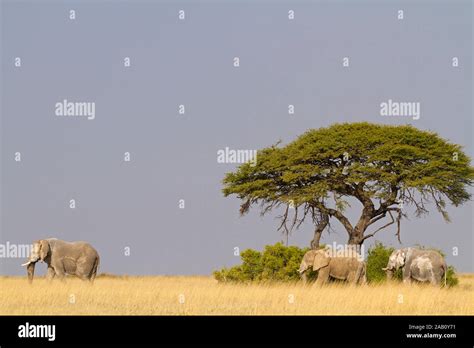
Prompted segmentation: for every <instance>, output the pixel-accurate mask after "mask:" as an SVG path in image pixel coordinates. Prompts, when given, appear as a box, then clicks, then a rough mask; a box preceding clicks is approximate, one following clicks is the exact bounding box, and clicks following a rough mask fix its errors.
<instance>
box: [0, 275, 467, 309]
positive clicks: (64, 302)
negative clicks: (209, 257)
mask: <svg viewBox="0 0 474 348" xmlns="http://www.w3.org/2000/svg"><path fill="white" fill-rule="evenodd" d="M473 290H474V277H473V276H472V275H462V276H461V277H460V284H459V286H457V287H456V288H451V289H439V288H435V287H431V286H419V285H402V284H383V285H370V286H369V285H367V286H359V287H352V286H348V285H346V284H331V285H328V286H326V287H324V288H320V289H316V288H311V287H307V286H303V285H302V284H273V285H247V286H246V285H229V284H218V283H217V282H216V281H215V280H214V279H212V278H211V277H188V276H182V277H180V276H172V277H171V276H170V277H167V276H149V277H133V276H130V277H127V276H123V277H99V278H98V279H96V282H95V283H94V285H92V286H91V285H90V284H88V283H84V282H82V281H80V280H78V279H68V280H67V281H66V282H63V283H62V282H59V281H54V282H53V283H52V284H48V283H47V282H46V280H45V279H42V278H39V277H38V278H36V279H35V282H34V283H33V284H32V285H29V284H28V283H27V281H26V279H25V277H22V278H20V277H2V278H0V314H2V315H21V314H30V315H46V314H53V315H84V314H91V315H106V314H110V315H140V314H142V315H200V314H201V315H218V314H223V315H265V314H266V315H273V314H277V315H350V314H355V315H365V314H373V315H377V314H379V315H390V314H400V315H402V314H404V315H421V314H431V315H441V314H447V315H449V314H452V315H473V314H474V301H473V300H474V296H473ZM180 300H181V302H183V301H184V303H180ZM400 302H401V303H400Z"/></svg>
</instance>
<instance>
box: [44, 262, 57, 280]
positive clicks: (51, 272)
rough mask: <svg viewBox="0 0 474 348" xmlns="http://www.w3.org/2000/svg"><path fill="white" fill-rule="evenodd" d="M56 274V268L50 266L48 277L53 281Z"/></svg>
mask: <svg viewBox="0 0 474 348" xmlns="http://www.w3.org/2000/svg"><path fill="white" fill-rule="evenodd" d="M55 276H56V272H55V271H54V268H53V267H49V266H48V273H46V279H47V280H48V281H49V282H51V281H52V280H53V279H54V277H55Z"/></svg>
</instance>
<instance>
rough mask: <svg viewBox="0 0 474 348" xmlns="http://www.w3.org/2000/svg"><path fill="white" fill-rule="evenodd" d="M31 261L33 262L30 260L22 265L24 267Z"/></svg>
mask: <svg viewBox="0 0 474 348" xmlns="http://www.w3.org/2000/svg"><path fill="white" fill-rule="evenodd" d="M30 263H31V261H28V262H25V263H23V264H22V265H21V266H22V267H24V266H28V265H29V264H30Z"/></svg>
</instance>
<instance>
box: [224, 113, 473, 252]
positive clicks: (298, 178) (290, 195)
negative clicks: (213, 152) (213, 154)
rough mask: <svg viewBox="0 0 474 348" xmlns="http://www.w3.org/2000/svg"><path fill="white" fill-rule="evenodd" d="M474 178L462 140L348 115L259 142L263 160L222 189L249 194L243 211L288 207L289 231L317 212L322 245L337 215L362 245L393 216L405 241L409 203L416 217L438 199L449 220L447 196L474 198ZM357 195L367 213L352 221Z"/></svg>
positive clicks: (455, 200)
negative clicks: (288, 138) (280, 139)
mask: <svg viewBox="0 0 474 348" xmlns="http://www.w3.org/2000/svg"><path fill="white" fill-rule="evenodd" d="M473 180H474V168H473V167H471V165H470V158H469V157H468V156H467V155H466V154H465V153H464V152H463V151H462V148H461V146H460V145H456V144H452V143H450V142H448V141H446V140H444V139H442V138H441V137H439V136H438V135H437V134H436V133H433V132H427V131H421V130H419V129H417V128H415V127H413V126H409V125H402V126H391V125H378V124H371V123H366V122H364V123H344V124H334V125H332V126H330V127H328V128H320V129H312V130H309V131H307V132H306V133H304V134H303V135H301V136H300V137H298V138H297V139H296V140H295V141H293V142H291V143H289V144H288V145H286V146H284V147H281V146H280V143H277V144H276V145H273V146H271V147H268V148H264V149H262V150H259V151H258V152H257V161H256V163H253V164H252V163H245V164H242V165H241V166H240V167H238V168H237V170H236V171H235V172H233V173H227V174H226V175H225V178H224V180H223V184H224V188H223V193H224V195H225V196H226V197H227V196H229V195H233V194H235V195H236V196H237V197H238V198H239V199H241V200H242V204H241V208H240V213H241V214H242V215H243V214H245V213H246V212H248V211H249V209H250V207H251V206H252V205H259V206H260V209H261V215H262V216H263V215H265V214H266V213H268V212H270V211H272V210H273V209H274V208H278V207H280V208H283V213H282V215H280V216H279V218H280V219H281V224H280V226H279V227H278V230H280V231H283V232H285V233H287V234H288V233H290V232H291V230H293V228H295V227H296V228H298V227H299V226H300V225H301V224H302V223H303V221H305V220H306V219H311V220H312V222H313V223H314V225H315V230H314V237H313V239H312V241H311V247H312V248H317V247H319V241H320V238H321V234H322V232H323V231H324V230H330V229H331V221H333V220H334V219H335V220H337V221H339V222H340V223H341V224H342V226H344V228H345V230H346V231H347V234H348V244H356V245H361V244H362V243H363V242H364V241H365V240H366V239H367V238H370V237H372V236H374V235H375V234H376V233H377V232H379V231H381V230H383V229H385V228H387V227H388V226H390V225H392V224H396V226H397V228H396V235H397V237H398V240H399V241H400V221H401V220H402V219H403V218H406V217H407V213H406V207H408V206H412V207H414V213H415V215H416V216H417V217H419V216H421V215H423V214H426V213H428V212H429V211H428V208H429V207H430V206H433V207H435V208H436V210H437V211H438V212H440V213H441V214H442V216H443V217H444V219H445V220H446V221H447V222H449V216H448V213H447V211H446V202H449V203H451V204H452V205H454V206H458V205H460V204H463V203H465V202H466V201H468V200H470V198H471V196H470V193H469V192H468V186H472V184H473ZM351 197H352V199H351ZM354 199H355V200H356V201H358V202H359V203H360V207H361V208H360V209H361V213H360V217H359V218H358V220H357V221H354V222H351V221H350V220H349V219H348V218H347V216H346V210H347V208H348V207H350V204H349V203H350V202H349V200H352V201H354ZM428 203H432V205H430V204H428ZM377 226H378V227H377Z"/></svg>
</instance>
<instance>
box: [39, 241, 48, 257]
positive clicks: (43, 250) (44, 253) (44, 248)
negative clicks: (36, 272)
mask: <svg viewBox="0 0 474 348" xmlns="http://www.w3.org/2000/svg"><path fill="white" fill-rule="evenodd" d="M49 252H50V247H49V242H48V241H47V240H44V239H43V240H41V241H40V259H41V260H43V261H44V260H45V259H46V258H47V257H48V254H49Z"/></svg>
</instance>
